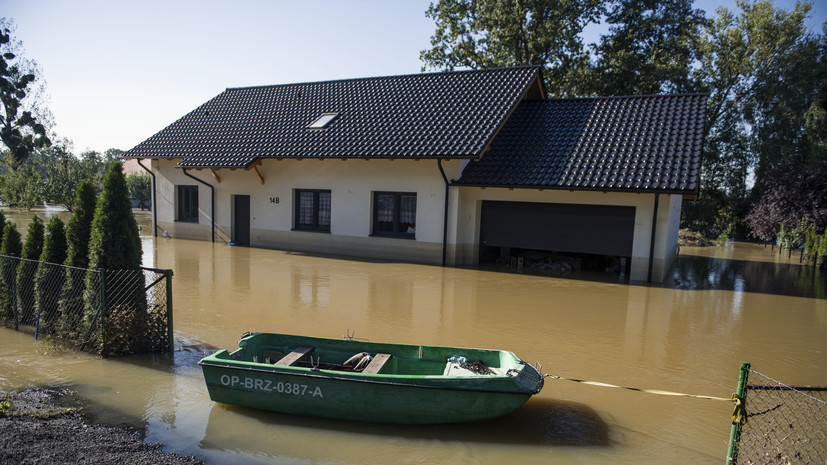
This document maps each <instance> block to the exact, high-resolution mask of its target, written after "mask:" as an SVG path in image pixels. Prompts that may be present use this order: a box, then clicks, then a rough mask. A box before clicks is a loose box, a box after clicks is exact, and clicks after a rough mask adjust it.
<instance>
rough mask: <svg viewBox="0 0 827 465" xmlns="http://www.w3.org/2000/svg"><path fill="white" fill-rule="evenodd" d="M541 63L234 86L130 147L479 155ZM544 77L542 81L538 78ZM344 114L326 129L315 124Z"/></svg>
mask: <svg viewBox="0 0 827 465" xmlns="http://www.w3.org/2000/svg"><path fill="white" fill-rule="evenodd" d="M539 73H540V71H539V68H537V67H517V68H500V69H488V70H478V71H457V72H445V73H425V74H412V75H405V76H387V77H375V78H365V79H350V80H341V81H327V82H312V83H302V84H287V85H276V86H264V87H245V88H234V89H227V90H226V91H224V92H222V93H221V94H219V95H218V96H216V97H215V98H213V99H212V100H210V101H208V102H207V103H205V104H203V105H201V106H200V107H198V108H197V109H195V110H194V111H192V112H191V113H189V114H188V115H186V116H184V117H183V118H181V119H179V120H178V121H176V122H174V123H172V124H171V125H169V126H168V127H167V128H165V129H163V130H161V131H160V132H158V133H157V134H155V135H154V136H152V137H150V138H149V139H147V140H145V141H144V142H141V143H140V144H138V145H137V146H135V147H134V148H133V149H131V150H129V151H127V152H126V153H125V154H124V157H125V158H176V159H179V158H180V159H183V161H181V163H180V165H179V166H181V167H185V168H202V167H216V168H241V167H248V166H249V165H250V164H251V163H253V162H254V161H255V160H256V159H258V158H268V157H273V158H281V157H285V158H323V157H324V158H349V157H367V158H371V157H391V158H407V157H410V158H429V157H438V158H475V157H478V156H479V155H480V154H481V153H482V151H483V149H484V148H485V146H486V145H487V144H488V143H489V142H490V140H491V137H492V136H493V135H494V134H495V133H496V131H497V129H498V128H499V127H500V126H501V125H502V123H503V121H504V120H505V118H506V117H507V116H508V114H509V113H510V112H511V111H512V110H513V109H514V108H515V106H516V105H517V103H518V102H519V100H520V98H521V97H522V96H523V94H525V93H526V91H527V90H528V89H529V87H530V86H531V84H532V83H533V82H540V81H541V79H539ZM535 85H536V84H535ZM324 113H338V116H337V117H336V118H335V119H334V120H333V122H332V123H330V124H329V125H328V126H327V127H326V128H325V129H308V126H309V125H310V124H311V123H313V122H314V121H315V120H316V119H318V118H319V117H320V116H321V115H322V114H324Z"/></svg>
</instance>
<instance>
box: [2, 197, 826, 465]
mask: <svg viewBox="0 0 827 465" xmlns="http://www.w3.org/2000/svg"><path fill="white" fill-rule="evenodd" d="M6 214H7V216H12V217H13V218H14V220H15V221H17V222H18V224H19V225H21V226H22V223H24V222H25V215H20V216H15V215H12V214H9V213H8V212H6ZM139 218H140V222H141V223H142V224H143V226H144V227H143V232H142V234H143V235H144V236H143V247H144V264H145V266H149V267H155V268H170V269H172V270H173V272H174V279H173V282H174V294H173V302H174V310H175V312H174V325H175V335H176V342H177V345H176V346H177V351H176V352H175V355H174V357H173V358H168V357H165V356H162V355H161V356H141V357H131V358H126V359H106V360H101V359H96V358H93V357H89V356H87V355H84V354H77V353H71V352H58V351H54V350H52V349H51V348H50V347H49V346H47V345H45V344H42V343H36V342H35V341H34V340H33V338H32V336H31V335H29V334H25V333H16V332H14V331H11V330H7V329H0V389H5V390H11V389H20V388H25V387H33V386H63V387H67V388H70V389H72V390H74V391H75V392H76V393H77V395H78V396H79V397H80V398H81V399H82V400H83V401H84V402H86V403H87V405H88V407H87V412H89V413H90V414H91V415H93V416H94V417H95V418H96V419H98V420H101V421H104V422H106V423H109V424H116V425H117V424H121V425H132V426H138V427H142V428H145V430H146V439H147V441H150V442H160V443H163V444H164V445H165V450H166V451H169V452H178V453H181V454H192V455H195V456H197V457H200V458H202V459H205V460H206V461H207V462H208V463H246V464H259V463H261V464H264V463H331V464H338V463H341V464H345V463H359V464H362V463H375V464H383V463H410V464H434V463H446V464H447V463H484V464H489V463H490V464H497V463H505V462H521V463H561V464H562V463H566V464H570V463H589V464H593V463H612V464H614V463H675V464H678V463H681V464H683V463H722V462H723V461H724V458H725V455H726V449H727V441H728V437H729V429H730V415H731V414H732V408H733V405H732V403H731V402H725V401H719V400H708V399H699V398H692V397H674V396H662V395H656V394H650V393H643V392H637V391H631V390H624V389H617V388H607V387H600V386H594V385H589V384H583V383H578V382H574V381H570V380H567V379H579V380H592V381H600V382H603V383H611V384H614V385H620V386H630V387H637V388H648V389H658V390H665V391H675V392H681V393H689V394H697V395H706V396H715V397H723V398H729V397H730V395H731V394H732V393H733V392H734V390H735V386H736V384H737V381H738V367H739V364H740V362H741V361H750V362H752V366H753V368H754V369H755V370H758V371H760V372H762V373H765V374H767V375H770V376H772V377H773V378H775V379H778V380H781V381H783V382H785V383H789V384H797V385H827V361H826V360H827V357H825V349H827V345H825V342H824V341H825V340H827V291H826V290H825V289H827V277H825V275H824V274H823V273H819V272H817V271H814V270H812V268H810V267H807V266H805V265H800V264H799V263H798V255H797V253H794V254H793V255H792V257H791V258H788V257H787V254H786V252H785V253H784V254H782V255H780V256H779V255H778V253H777V250H776V251H773V250H771V249H770V248H764V247H763V246H760V245H753V244H741V243H729V244H727V245H725V246H715V247H708V248H686V247H685V248H683V249H682V250H681V256H680V260H679V263H678V266H677V267H676V268H675V270H674V272H673V274H672V275H670V278H669V279H668V280H667V282H666V283H664V284H662V285H651V286H647V285H643V284H641V283H634V282H633V283H629V282H625V281H624V282H605V281H603V282H598V281H594V280H579V279H574V278H572V277H565V278H551V277H541V276H530V275H522V274H508V273H499V272H493V271H479V270H470V269H456V268H441V267H435V266H424V265H412V264H403V263H389V262H374V261H360V260H348V259H342V258H336V257H318V256H311V255H307V254H297V253H290V252H285V251H277V250H263V249H250V248H243V247H231V246H228V245H226V244H223V243H215V244H212V243H209V242H197V241H186V240H176V239H164V238H152V237H151V236H149V235H148V234H151V227H150V226H149V224H150V219H149V215H148V214H140V215H139ZM245 331H267V332H282V333H296V334H307V335H313V336H321V337H341V336H343V335H345V334H347V333H348V332H350V333H351V334H353V333H354V332H355V336H356V337H361V338H366V339H370V340H374V341H388V342H399V343H410V344H426V345H444V346H465V347H484V348H496V349H506V350H510V351H513V352H515V353H516V354H517V355H518V356H520V357H521V358H522V359H523V360H526V361H528V362H531V363H533V362H535V361H539V362H540V363H541V364H542V368H543V370H542V371H543V372H544V373H548V374H551V375H555V376H560V377H561V378H567V379H547V380H546V383H545V388H544V389H543V391H542V392H541V393H540V394H539V395H537V396H535V397H533V398H532V399H531V400H529V402H528V403H527V404H526V405H525V406H523V407H522V408H520V409H518V410H517V411H516V412H514V413H512V414H510V415H508V416H506V417H503V418H501V419H497V420H494V421H490V422H485V423H480V424H471V425H443V426H437V427H430V426H429V427H416V426H395V425H393V426H389V425H373V424H364V423H356V422H348V421H332V420H320V419H312V418H304V417H295V416H290V415H283V414H277V413H271V412H261V411H256V410H251V409H245V408H238V407H232V406H227V405H221V404H215V403H213V402H211V401H210V399H209V397H208V395H207V391H206V387H205V385H204V382H203V378H202V376H201V372H200V368H199V367H198V365H197V361H198V360H199V359H200V358H201V357H202V356H203V355H205V354H207V353H210V352H211V351H213V350H214V349H215V348H234V347H235V345H236V342H237V340H238V338H239V336H240V335H241V334H242V333H243V332H245ZM354 408H359V406H354Z"/></svg>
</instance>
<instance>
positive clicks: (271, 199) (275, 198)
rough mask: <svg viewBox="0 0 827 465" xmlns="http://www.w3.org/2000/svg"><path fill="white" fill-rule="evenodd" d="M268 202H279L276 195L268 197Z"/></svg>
mask: <svg viewBox="0 0 827 465" xmlns="http://www.w3.org/2000/svg"><path fill="white" fill-rule="evenodd" d="M270 203H279V198H278V197H270Z"/></svg>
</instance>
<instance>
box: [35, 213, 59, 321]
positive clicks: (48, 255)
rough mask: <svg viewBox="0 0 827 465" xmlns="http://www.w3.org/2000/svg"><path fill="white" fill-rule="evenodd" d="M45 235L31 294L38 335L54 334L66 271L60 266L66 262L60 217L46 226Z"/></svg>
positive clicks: (54, 218) (53, 218) (55, 217)
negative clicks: (37, 324)
mask: <svg viewBox="0 0 827 465" xmlns="http://www.w3.org/2000/svg"><path fill="white" fill-rule="evenodd" d="M46 233H47V234H46V239H45V242H44V244H43V253H42V254H41V255H40V263H39V264H38V266H37V273H36V274H35V278H34V291H35V303H36V304H37V313H38V321H39V322H40V332H43V333H47V334H48V333H51V332H52V331H53V329H54V326H55V323H56V322H57V321H58V318H59V315H60V312H59V308H58V305H59V301H60V292H61V289H62V288H63V282H64V280H65V278H66V271H65V269H64V268H63V266H61V265H63V262H64V261H66V227H65V226H64V224H63V221H62V220H61V219H60V218H59V217H57V216H54V217H52V219H51V221H49V224H48V225H47V226H46Z"/></svg>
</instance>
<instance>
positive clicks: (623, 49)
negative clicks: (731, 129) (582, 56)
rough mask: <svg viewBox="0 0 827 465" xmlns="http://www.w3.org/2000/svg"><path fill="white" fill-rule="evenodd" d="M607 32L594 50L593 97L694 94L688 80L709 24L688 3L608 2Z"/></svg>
mask: <svg viewBox="0 0 827 465" xmlns="http://www.w3.org/2000/svg"><path fill="white" fill-rule="evenodd" d="M606 22H607V23H608V24H610V25H611V26H610V27H609V33H608V34H606V35H604V36H602V37H601V38H600V41H599V43H597V44H595V45H593V46H592V48H593V50H594V51H595V57H596V58H595V62H594V65H593V71H592V73H591V74H592V89H591V90H592V92H593V93H595V94H597V95H632V94H644V95H647V94H661V93H681V92H695V91H697V86H698V85H697V83H696V82H695V80H694V78H693V76H692V66H693V63H694V62H695V61H696V60H697V59H698V43H699V41H700V38H701V31H702V28H703V26H704V25H705V24H706V22H707V19H706V16H705V13H704V11H702V10H697V9H693V8H692V1H691V0H617V1H615V2H610V3H609V11H608V14H607V15H606Z"/></svg>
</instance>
